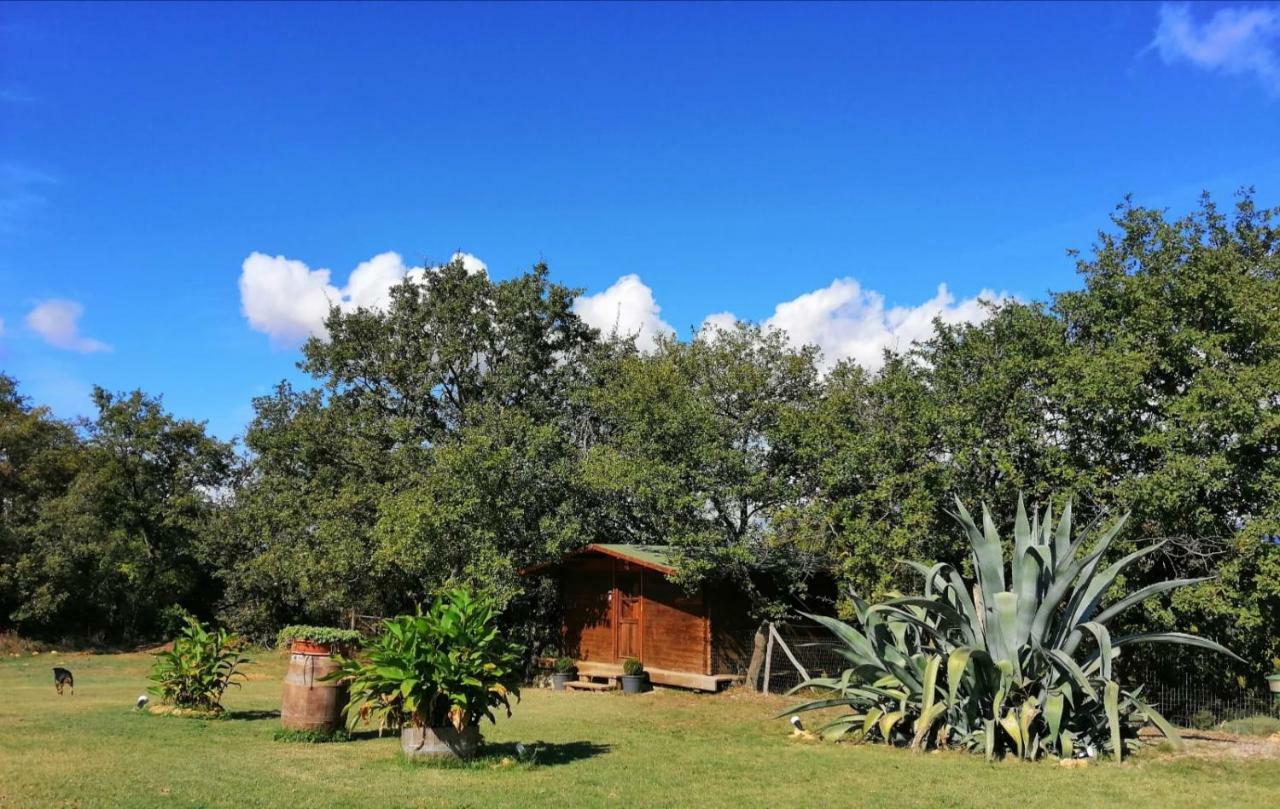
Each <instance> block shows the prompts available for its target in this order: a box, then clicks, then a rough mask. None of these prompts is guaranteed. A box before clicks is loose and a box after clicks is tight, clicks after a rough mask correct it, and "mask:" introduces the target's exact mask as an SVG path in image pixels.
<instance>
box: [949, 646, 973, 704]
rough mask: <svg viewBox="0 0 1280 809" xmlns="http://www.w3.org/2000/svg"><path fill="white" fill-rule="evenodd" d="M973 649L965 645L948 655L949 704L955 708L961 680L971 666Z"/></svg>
mask: <svg viewBox="0 0 1280 809" xmlns="http://www.w3.org/2000/svg"><path fill="white" fill-rule="evenodd" d="M972 656H973V649H971V648H969V647H967V646H964V647H961V648H959V649H955V650H954V651H952V652H951V654H949V655H947V705H948V706H950V707H951V709H952V710H955V708H956V707H957V705H956V695H957V694H958V693H959V692H960V682H961V680H963V679H964V673H965V670H966V669H968V668H969V658H970V657H972Z"/></svg>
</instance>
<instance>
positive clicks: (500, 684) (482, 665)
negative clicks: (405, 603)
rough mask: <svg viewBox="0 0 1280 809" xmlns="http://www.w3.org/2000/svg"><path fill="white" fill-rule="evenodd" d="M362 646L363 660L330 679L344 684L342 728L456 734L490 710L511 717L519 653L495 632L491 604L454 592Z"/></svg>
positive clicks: (344, 665)
mask: <svg viewBox="0 0 1280 809" xmlns="http://www.w3.org/2000/svg"><path fill="white" fill-rule="evenodd" d="M385 624H386V631H385V632H384V633H383V634H382V636H381V637H379V638H377V639H376V640H374V641H373V642H372V643H371V644H370V645H369V646H368V647H367V657H364V658H362V659H341V667H340V668H339V670H338V671H336V672H335V673H334V674H333V675H331V679H343V678H346V679H348V681H349V689H350V700H349V702H348V703H347V706H346V708H345V709H344V710H345V713H346V715H347V724H348V726H349V727H354V726H355V724H356V723H357V722H360V721H364V722H369V723H376V724H377V726H378V728H379V731H381V730H382V729H383V728H388V727H390V728H397V727H401V726H402V725H405V724H411V725H414V726H417V727H444V726H445V725H452V726H453V727H455V728H457V729H458V730H462V729H463V728H465V727H468V726H470V725H475V724H478V723H479V722H480V720H481V719H482V718H487V719H488V720H489V721H490V722H493V721H495V718H494V714H493V709H494V708H497V707H502V708H504V709H506V712H507V715H508V716H510V715H511V703H510V698H511V697H512V696H515V697H516V698H517V699H519V697H520V688H519V686H520V679H521V669H520V649H519V647H518V646H516V645H514V644H512V643H509V642H508V641H507V640H506V639H505V638H504V637H503V636H502V634H501V632H500V631H499V628H498V612H497V607H496V604H495V603H494V600H493V599H492V598H488V597H483V596H477V595H475V594H474V593H472V592H470V591H468V590H466V589H463V588H459V589H455V590H453V591H451V592H450V593H448V594H447V595H445V596H444V597H442V598H440V599H438V600H437V601H436V602H435V603H434V604H432V606H431V609H430V610H428V611H427V612H426V613H425V614H419V615H401V616H398V617H396V618H394V619H391V620H388V621H386V622H385Z"/></svg>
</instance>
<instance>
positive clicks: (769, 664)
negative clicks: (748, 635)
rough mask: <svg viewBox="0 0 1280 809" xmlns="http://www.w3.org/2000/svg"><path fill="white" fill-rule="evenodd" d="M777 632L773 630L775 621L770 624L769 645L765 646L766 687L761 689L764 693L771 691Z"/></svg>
mask: <svg viewBox="0 0 1280 809" xmlns="http://www.w3.org/2000/svg"><path fill="white" fill-rule="evenodd" d="M775 634H777V633H776V632H774V631H773V623H772V622H770V624H769V645H768V646H766V647H765V652H764V687H763V688H762V689H760V690H761V691H764V693H766V694H768V693H769V676H770V675H771V674H772V673H773V636H774V635H775Z"/></svg>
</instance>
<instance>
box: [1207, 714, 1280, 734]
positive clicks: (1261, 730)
mask: <svg viewBox="0 0 1280 809" xmlns="http://www.w3.org/2000/svg"><path fill="white" fill-rule="evenodd" d="M1221 729H1222V730H1225V731H1226V732H1227V733H1238V734H1239V735H1241V736H1272V735H1275V734H1277V733H1280V717H1275V716H1247V717H1245V718H1244V719H1233V720H1231V721H1230V722H1223V723H1222V727H1221Z"/></svg>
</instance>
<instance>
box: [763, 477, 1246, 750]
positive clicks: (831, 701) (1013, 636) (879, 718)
mask: <svg viewBox="0 0 1280 809" xmlns="http://www.w3.org/2000/svg"><path fill="white" fill-rule="evenodd" d="M956 505H957V514H956V518H957V520H958V521H959V522H960V524H961V526H962V527H963V528H964V530H965V531H966V533H967V535H968V538H969V541H970V544H971V546H972V551H973V569H974V572H975V574H976V583H975V584H974V587H973V588H972V590H971V589H970V587H969V583H968V582H966V581H965V580H964V579H963V578H961V576H960V574H959V572H958V571H956V570H955V569H954V568H952V567H951V566H949V565H946V564H937V565H933V566H931V567H930V566H926V565H922V564H919V563H916V562H908V563H907V564H909V565H911V566H912V567H913V568H914V569H916V570H917V571H918V572H920V573H921V574H922V575H923V577H924V592H923V594H922V595H919V596H901V597H896V598H891V599H889V600H888V601H885V602H884V603H881V604H875V605H869V604H867V603H865V602H863V601H861V600H858V599H856V598H855V599H854V601H855V611H856V614H857V615H856V618H857V620H856V626H855V625H850V624H846V623H843V622H840V621H837V620H834V619H831V618H826V617H822V616H810V617H812V618H813V619H814V620H817V621H819V622H821V623H822V624H824V625H825V626H827V627H828V628H829V629H830V630H831V631H832V632H833V633H834V635H835V637H836V644H835V645H836V648H837V649H838V651H839V652H840V654H841V655H843V656H844V658H845V659H847V660H848V661H849V663H850V667H849V668H848V669H846V670H845V671H844V672H843V674H842V675H841V676H840V677H838V678H819V679H814V680H810V681H808V682H805V683H802V684H801V685H800V686H798V687H797V689H800V688H819V689H823V690H826V691H829V692H832V694H831V696H829V697H828V698H826V699H821V700H816V701H813V702H808V703H805V704H803V705H800V706H797V707H796V708H794V709H792V710H791V711H788V712H787V713H786V714H784V715H787V714H791V713H799V712H802V711H809V710H815V709H820V708H832V707H837V706H848V707H850V708H851V709H852V711H851V713H849V714H847V715H844V716H841V717H839V718H838V719H836V720H835V721H834V722H832V723H830V724H829V725H827V726H826V727H825V728H823V732H824V733H825V734H827V735H829V736H834V737H839V736H844V735H846V734H850V733H852V734H854V735H856V736H858V737H860V738H862V739H865V740H868V741H871V740H880V741H884V742H886V743H891V744H908V745H910V746H912V747H913V748H916V749H922V748H924V747H929V746H939V747H945V746H956V747H964V748H968V749H973V750H982V751H983V752H984V753H985V754H986V756H987V757H988V758H989V759H990V758H992V757H993V756H995V755H997V754H1000V753H1003V752H1005V751H1009V752H1013V753H1015V754H1016V755H1017V756H1019V757H1022V758H1030V759H1033V758H1037V757H1039V756H1041V755H1044V754H1047V753H1053V754H1056V755H1059V756H1063V757H1069V756H1071V755H1073V753H1075V752H1076V751H1077V750H1081V749H1087V748H1093V749H1094V750H1097V751H1105V752H1107V753H1110V754H1111V755H1112V756H1113V757H1115V758H1116V759H1119V758H1120V757H1121V756H1122V755H1123V754H1124V752H1125V751H1126V749H1132V748H1133V747H1135V746H1136V745H1137V732H1136V731H1137V728H1138V727H1140V726H1141V725H1142V724H1145V723H1147V722H1151V723H1152V724H1154V725H1155V726H1156V727H1157V728H1158V729H1159V730H1160V731H1161V732H1162V733H1164V735H1165V736H1166V737H1169V738H1170V739H1171V740H1173V741H1174V742H1177V741H1178V738H1177V733H1176V731H1175V730H1174V728H1173V727H1172V726H1171V725H1170V724H1169V723H1168V722H1167V721H1165V719H1164V718H1163V717H1162V716H1160V714H1159V713H1158V712H1157V711H1156V710H1155V709H1154V708H1153V707H1152V706H1151V705H1149V704H1147V703H1146V702H1145V701H1143V699H1142V693H1141V692H1142V689H1141V688H1140V687H1139V688H1134V689H1131V690H1130V689H1126V688H1123V687H1121V685H1120V683H1119V679H1118V677H1117V676H1116V671H1115V660H1116V658H1118V657H1119V656H1120V654H1121V652H1122V650H1123V649H1124V648H1125V647H1126V646H1129V645H1131V644H1134V643H1144V642H1146V643H1153V642H1167V643H1181V644H1187V645H1191V646H1199V647H1202V648H1206V649H1212V650H1214V651H1218V652H1222V653H1224V654H1228V655H1230V654H1231V652H1229V651H1227V650H1226V649H1224V648H1223V647H1221V646H1219V645H1218V644H1216V643H1214V642H1213V641H1210V640H1208V639H1205V638H1201V637H1197V636H1195V635H1188V634H1185V633H1181V632H1157V633H1147V634H1137V635H1126V636H1123V637H1115V638H1113V637H1112V636H1111V633H1110V631H1109V630H1108V628H1107V625H1108V623H1109V622H1110V621H1111V620H1112V619H1114V618H1115V617H1116V616H1117V615H1119V614H1121V613H1122V612H1123V611H1124V610H1126V609H1128V608H1130V607H1132V606H1134V605H1135V604H1138V603H1140V602H1142V601H1144V600H1146V599H1148V598H1150V597H1152V596H1155V595H1157V594H1159V593H1163V592H1166V591H1168V590H1172V589H1174V588H1177V587H1181V586H1184V585H1188V584H1193V583H1195V582H1197V581H1201V579H1174V580H1170V581H1163V582H1158V583H1155V584H1151V585H1148V586H1147V587H1144V588H1142V589H1140V590H1138V591H1136V592H1134V593H1131V594H1128V595H1126V596H1123V597H1121V598H1119V599H1118V600H1116V601H1114V602H1113V603H1110V604H1107V605H1106V606H1104V599H1105V596H1106V595H1107V593H1108V592H1109V591H1110V589H1111V587H1112V586H1113V585H1114V584H1115V582H1116V579H1117V577H1118V576H1119V575H1120V574H1121V573H1122V572H1123V571H1124V569H1125V568H1126V567H1128V566H1129V565H1130V564H1132V563H1133V562H1135V561H1136V560H1138V559H1139V558H1141V557H1143V556H1145V555H1147V554H1149V553H1151V552H1153V551H1154V550H1156V549H1157V548H1159V547H1160V544H1161V543H1156V544H1152V545H1149V546H1147V547H1145V548H1142V549H1140V550H1138V551H1135V552H1133V553H1131V554H1129V555H1127V556H1125V557H1124V558H1122V559H1120V560H1118V561H1117V562H1115V563H1114V564H1112V565H1109V566H1107V567H1102V559H1103V556H1104V554H1105V553H1106V551H1107V549H1108V547H1110V545H1111V542H1112V540H1114V538H1115V537H1116V535H1117V534H1118V533H1119V532H1120V529H1121V528H1122V527H1123V526H1124V523H1125V519H1126V518H1125V517H1121V518H1120V519H1118V520H1116V521H1115V522H1114V523H1112V524H1111V525H1110V526H1109V527H1108V528H1106V529H1105V530H1104V531H1102V533H1101V534H1100V535H1099V536H1098V537H1097V538H1096V540H1095V541H1092V542H1090V541H1089V538H1088V537H1087V536H1074V537H1073V535H1072V529H1071V504H1070V503H1069V502H1068V504H1067V506H1066V508H1065V509H1064V511H1063V514H1062V516H1061V518H1060V519H1059V520H1058V521H1057V523H1056V525H1055V524H1054V520H1053V514H1052V509H1051V507H1050V508H1046V509H1045V511H1044V513H1043V515H1041V514H1039V513H1037V514H1035V516H1034V518H1033V519H1032V520H1028V519H1027V514H1026V510H1025V508H1024V506H1023V503H1022V501H1021V499H1019V502H1018V510H1017V516H1016V518H1015V521H1014V537H1013V553H1012V557H1011V558H1010V559H1009V560H1008V563H1007V564H1006V559H1005V558H1004V554H1003V551H1002V547H1001V540H1000V537H999V534H998V533H997V531H996V528H995V524H994V522H993V521H992V519H991V514H990V512H989V511H988V510H987V509H986V507H985V506H984V508H983V514H982V528H981V529H980V528H979V527H978V526H977V524H976V523H975V522H974V520H973V518H972V516H970V514H969V512H968V511H967V510H966V509H965V507H964V505H963V504H962V503H960V501H959V500H957V501H956ZM971 593H972V595H971ZM1232 656H1233V657H1234V655H1232Z"/></svg>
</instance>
